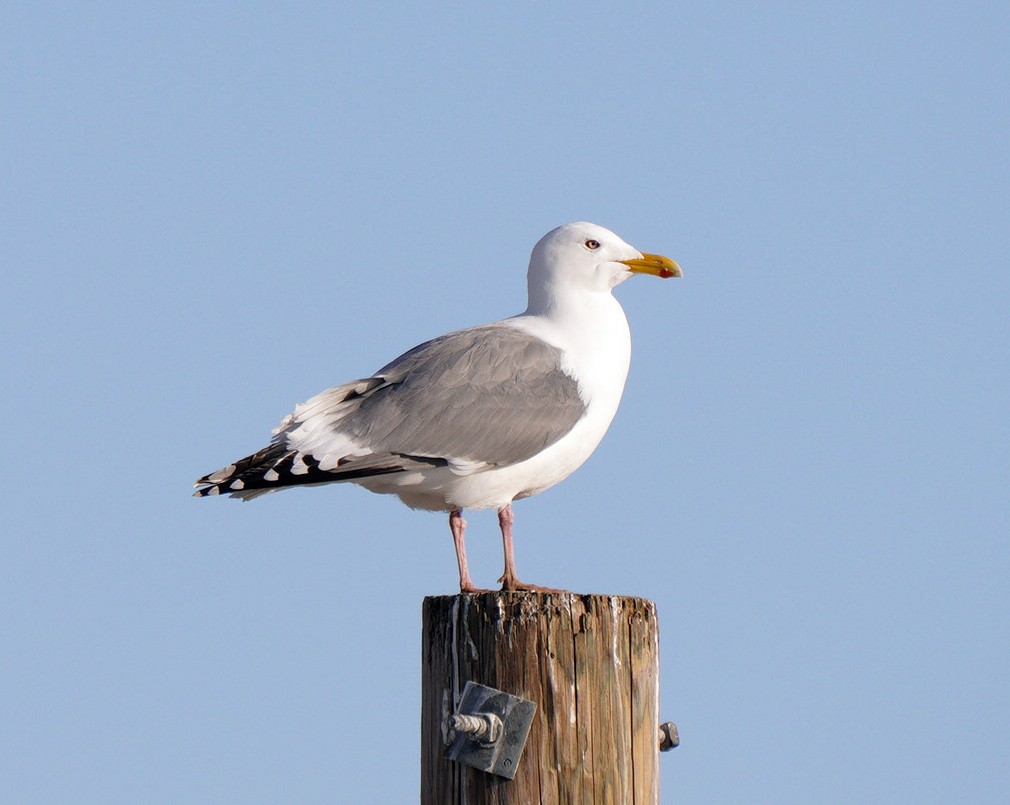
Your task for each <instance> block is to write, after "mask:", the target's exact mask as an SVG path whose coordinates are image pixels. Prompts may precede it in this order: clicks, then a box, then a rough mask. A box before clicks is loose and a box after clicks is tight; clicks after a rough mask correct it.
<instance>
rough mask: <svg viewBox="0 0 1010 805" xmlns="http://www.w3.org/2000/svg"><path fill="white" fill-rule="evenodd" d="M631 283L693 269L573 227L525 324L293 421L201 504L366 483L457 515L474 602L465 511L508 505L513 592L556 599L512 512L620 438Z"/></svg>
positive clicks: (459, 554) (555, 249) (443, 353)
mask: <svg viewBox="0 0 1010 805" xmlns="http://www.w3.org/2000/svg"><path fill="white" fill-rule="evenodd" d="M632 274H651V275H653V276H657V277H664V278H665V277H679V276H681V271H680V267H679V266H678V265H677V264H676V263H675V262H673V260H671V259H670V258H668V257H662V256H660V255H654V254H646V253H643V252H640V251H638V249H635V248H634V247H632V246H629V245H628V244H627V243H625V242H624V241H623V240H621V238H619V237H618V236H617V235H615V234H614V233H613V232H611V231H609V230H608V229H605V228H603V227H602V226H597V225H595V224H589V223H584V222H579V223H572V224H565V225H564V226H561V227H558V228H557V229H555V230H553V231H551V232H549V233H547V234H546V235H544V237H543V238H541V239H540V241H539V242H538V243H537V244H536V246H534V248H533V254H532V256H531V257H530V264H529V271H528V274H527V284H528V292H529V304H528V307H527V308H526V311H525V312H524V313H522V314H520V315H518V316H513V317H512V318H508V319H505V320H503V321H499V322H495V323H493V324H485V325H483V326H480V327H471V328H469V329H466V330H460V331H458V332H454V333H449V334H448V335H443V336H439V337H438V338H435V339H432V340H431V341H426V342H425V343H423V344H420V345H419V346H416V347H414V348H413V349H412V350H410V351H409V352H405V353H404V354H403V355H401V356H400V357H399V358H396V360H394V361H392V362H391V363H388V364H387V365H386V366H384V367H382V368H381V369H380V370H379V371H378V372H376V373H375V374H374V375H372V376H371V377H366V378H363V379H361V380H353V381H351V382H350V383H345V384H343V385H341V386H335V387H334V388H331V389H327V390H326V391H323V392H321V393H319V394H317V395H316V396H315V397H312V398H311V399H310V400H308V401H307V402H304V403H302V404H301V405H298V406H296V407H295V410H294V411H293V412H292V413H291V414H289V415H288V416H286V417H285V418H284V419H283V420H282V421H281V423H280V424H279V425H278V426H277V427H276V428H275V429H274V431H273V439H272V441H271V442H270V445H269V446H267V447H264V448H263V449H262V450H259V451H258V452H256V453H253V454H252V455H250V456H247V457H246V458H243V459H239V460H238V461H236V462H234V463H233V464H229V465H228V466H227V467H224V468H223V469H220V470H217V471H216V472H212V473H210V474H209V475H205V476H203V477H202V478H200V479H199V480H198V481H197V482H196V484H195V486H196V487H197V490H196V492H195V493H194V494H195V495H196V496H198V497H206V496H208V495H219V494H228V495H231V496H232V497H238V498H243V499H246V500H248V499H250V498H254V497H257V496H259V495H263V494H266V493H268V492H273V491H276V490H280V489H286V488H289V487H292V486H301V485H318V484H327V483H335V482H339V481H351V482H353V483H356V484H358V485H360V486H363V487H365V488H366V489H368V490H370V491H372V492H379V493H383V494H393V495H397V496H399V498H400V500H402V501H403V502H404V503H405V504H407V505H408V506H410V507H412V508H415V509H427V510H432V511H447V512H449V527H450V529H451V531H452V537H453V542H454V544H455V548H456V561H457V564H458V566H459V588H460V591H461V592H476V591H477V588H476V587H475V586H474V584H473V581H472V580H471V578H470V571H469V568H468V566H467V560H466V547H465V544H464V533H465V530H466V521H465V520H464V519H463V510H464V509H485V508H495V509H497V510H498V523H499V525H500V527H501V533H502V545H503V549H504V554H505V572H504V573H503V574H502V577H501V578H500V579H499V581H500V582H501V584H502V589H503V590H542V589H549V588H543V587H537V586H535V585H531V584H525V583H523V582H521V581H519V579H518V577H517V576H516V567H515V556H514V553H513V547H512V525H513V521H514V517H513V513H512V501H514V500H519V499H520V498H525V497H529V496H530V495H535V494H537V493H539V492H543V491H544V490H545V489H548V488H549V487H551V486H554V484H556V483H558V482H559V481H561V480H563V479H564V478H566V477H568V475H570V474H571V473H572V472H574V471H575V470H576V469H578V467H579V466H580V465H581V464H582V463H583V462H584V461H585V460H586V459H587V458H589V456H590V454H591V453H592V452H593V450H595V449H596V446H597V445H598V444H599V443H600V440H601V439H602V438H603V435H604V433H606V431H607V428H608V427H609V426H610V422H611V420H612V419H613V418H614V414H615V413H616V412H617V406H618V403H619V402H620V400H621V394H622V392H623V391H624V381H625V379H626V378H627V374H628V366H629V363H630V360H631V335H630V332H629V330H628V322H627V319H626V318H625V315H624V310H623V309H622V308H621V306H620V304H619V303H618V302H617V300H616V299H615V298H614V296H613V295H612V293H611V290H612V289H613V288H614V286H616V285H618V284H620V283H622V282H624V281H625V280H626V279H628V278H629V277H631V276H632Z"/></svg>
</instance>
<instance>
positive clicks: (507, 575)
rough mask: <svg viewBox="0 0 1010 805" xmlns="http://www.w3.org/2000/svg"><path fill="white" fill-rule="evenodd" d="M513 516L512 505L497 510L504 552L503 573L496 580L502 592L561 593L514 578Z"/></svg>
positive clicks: (551, 588) (514, 519)
mask: <svg viewBox="0 0 1010 805" xmlns="http://www.w3.org/2000/svg"><path fill="white" fill-rule="evenodd" d="M515 521H516V518H515V514H514V513H513V512H512V504H511V503H510V504H509V505H507V506H504V507H502V508H501V509H499V510H498V527H499V528H501V541H502V547H503V549H504V551H505V572H504V573H502V577H501V578H500V579H498V581H500V582H501V588H502V590H510V591H518V590H529V591H532V592H541V593H562V592H565V591H564V590H555V589H554V588H553V587H538V586H537V585H536V584H526V583H524V582H521V581H519V578H518V577H517V576H516V557H515V550H514V548H513V546H512V525H513V524H514V523H515Z"/></svg>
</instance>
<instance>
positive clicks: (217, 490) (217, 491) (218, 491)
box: [204, 486, 221, 495]
mask: <svg viewBox="0 0 1010 805" xmlns="http://www.w3.org/2000/svg"><path fill="white" fill-rule="evenodd" d="M204 494H207V495H220V494H221V488H220V487H217V486H212V487H211V488H210V489H208V490H207V491H206V492H205V493H204Z"/></svg>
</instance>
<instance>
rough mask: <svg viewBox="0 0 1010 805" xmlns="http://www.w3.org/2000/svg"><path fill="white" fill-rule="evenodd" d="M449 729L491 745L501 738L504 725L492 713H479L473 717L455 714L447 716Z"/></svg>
mask: <svg viewBox="0 0 1010 805" xmlns="http://www.w3.org/2000/svg"><path fill="white" fill-rule="evenodd" d="M449 729H450V730H452V731H453V732H461V733H463V734H464V735H469V736H470V738H471V739H472V740H474V741H480V742H481V743H485V744H493V743H494V742H495V741H497V740H498V739H499V738H500V737H501V734H502V732H503V731H504V725H503V724H502V722H501V719H500V718H498V716H496V715H495V714H494V713H479V714H477V715H474V716H467V715H462V714H460V713H455V714H454V715H451V716H449Z"/></svg>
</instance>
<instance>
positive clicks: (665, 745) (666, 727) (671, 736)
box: [659, 721, 680, 752]
mask: <svg viewBox="0 0 1010 805" xmlns="http://www.w3.org/2000/svg"><path fill="white" fill-rule="evenodd" d="M678 746H680V735H679V734H678V733H677V725H676V724H674V723H673V722H672V721H666V722H664V723H662V724H660V725H659V751H660V752H669V751H670V750H671V749H676V748H677V747H678Z"/></svg>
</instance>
